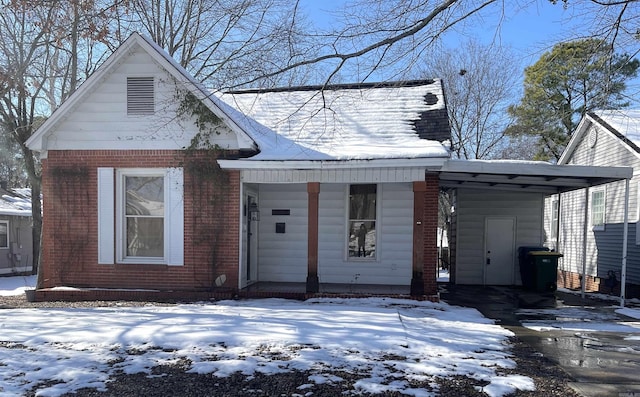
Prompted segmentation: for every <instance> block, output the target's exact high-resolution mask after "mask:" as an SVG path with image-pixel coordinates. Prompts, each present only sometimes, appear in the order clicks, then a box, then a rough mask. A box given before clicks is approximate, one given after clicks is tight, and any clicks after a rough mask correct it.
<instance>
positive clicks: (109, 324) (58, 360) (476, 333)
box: [0, 277, 534, 396]
mask: <svg viewBox="0 0 640 397" xmlns="http://www.w3.org/2000/svg"><path fill="white" fill-rule="evenodd" d="M33 282H34V280H33V279H30V278H26V279H25V278H22V277H13V278H2V279H0V291H2V292H1V293H2V294H4V295H8V294H20V293H22V289H24V285H25V284H27V285H33ZM0 335H1V337H0V366H2V371H1V372H0V395H20V394H23V393H25V392H27V391H28V390H31V389H32V388H34V386H36V385H40V386H38V389H39V392H38V394H39V395H43V396H55V395H60V394H62V393H65V392H69V391H73V390H77V389H79V388H83V387H96V388H98V389H103V388H104V387H105V384H106V382H108V379H109V376H110V375H112V374H114V373H116V372H119V371H123V372H124V373H137V372H147V373H148V372H150V369H151V368H152V367H154V366H157V365H159V364H166V363H174V362H177V361H179V360H181V361H183V362H184V361H185V360H186V362H188V363H190V371H192V372H198V373H212V374H214V375H216V376H219V377H223V376H228V375H229V374H231V373H234V372H236V371H240V372H242V373H244V374H247V375H251V374H254V373H265V374H272V373H281V372H286V371H292V370H296V369H298V370H304V371H307V370H310V371H311V372H312V373H313V374H314V375H313V376H311V377H310V378H309V379H308V384H306V385H300V390H301V392H300V395H305V394H307V393H308V392H309V391H312V390H313V384H315V383H322V382H340V381H341V379H340V378H339V377H335V376H333V375H331V372H333V371H340V370H342V371H346V372H357V373H360V374H367V376H366V377H365V378H364V379H361V380H359V381H358V383H357V384H356V389H357V390H358V391H368V392H382V391H385V390H388V391H393V390H397V391H401V392H402V393H403V394H407V395H412V396H429V395H432V394H431V392H429V391H428V390H427V389H426V388H424V389H420V388H412V386H410V383H411V382H410V381H411V380H421V381H426V384H432V380H433V379H434V377H436V376H443V377H447V376H453V375H465V376H469V377H472V378H475V379H481V380H483V381H486V382H488V385H487V386H485V387H484V388H483V390H484V391H485V392H486V393H487V394H488V395H490V396H500V395H504V394H507V393H509V392H512V391H514V390H515V389H516V388H520V389H525V390H530V389H533V387H534V386H533V381H532V380H531V379H530V378H527V377H524V376H518V375H500V374H501V371H500V369H501V368H503V367H508V368H513V367H514V366H515V362H514V361H513V360H512V359H511V357H510V353H509V344H508V338H509V336H511V335H512V333H511V332H510V331H507V330H505V329H503V328H501V327H499V326H497V325H494V324H493V322H492V321H490V320H488V319H486V318H484V317H482V315H480V314H479V313H478V312H477V311H476V310H475V309H468V308H461V307H454V306H449V305H447V304H445V303H439V304H434V303H428V302H416V301H410V300H397V299H381V298H377V299H316V300H309V301H305V302H298V301H290V300H280V299H264V300H247V301H221V302H215V303H201V304H183V305H174V306H166V305H151V304H150V305H148V306H144V307H103V308H69V309H53V308H52V309H4V310H0ZM51 380H53V381H56V382H60V383H56V384H53V383H52V382H49V383H47V384H46V385H45V384H44V382H48V381H51ZM432 385H433V384H432Z"/></svg>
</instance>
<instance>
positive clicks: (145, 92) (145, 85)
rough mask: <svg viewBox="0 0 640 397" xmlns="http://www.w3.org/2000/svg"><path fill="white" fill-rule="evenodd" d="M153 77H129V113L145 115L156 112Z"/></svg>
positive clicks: (130, 114)
mask: <svg viewBox="0 0 640 397" xmlns="http://www.w3.org/2000/svg"><path fill="white" fill-rule="evenodd" d="M154 88H155V87H154V79H153V77H127V115H129V116H145V115H151V114H154V113H155V89H154Z"/></svg>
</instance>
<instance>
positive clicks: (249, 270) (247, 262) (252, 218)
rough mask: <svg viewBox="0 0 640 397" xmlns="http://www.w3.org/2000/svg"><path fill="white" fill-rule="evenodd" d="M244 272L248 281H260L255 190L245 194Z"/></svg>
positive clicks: (244, 276)
mask: <svg viewBox="0 0 640 397" xmlns="http://www.w3.org/2000/svg"><path fill="white" fill-rule="evenodd" d="M244 201H245V202H244V205H245V210H244V211H245V213H244V225H243V226H244V227H243V232H244V236H243V238H242V240H243V243H244V247H245V249H244V252H243V258H244V274H243V275H242V276H243V278H244V279H245V281H246V283H252V282H255V281H258V280H257V278H258V219H259V215H257V214H256V212H254V211H256V210H259V209H258V197H257V194H256V193H255V192H253V191H251V192H249V193H248V194H247V195H246V196H245V200H244Z"/></svg>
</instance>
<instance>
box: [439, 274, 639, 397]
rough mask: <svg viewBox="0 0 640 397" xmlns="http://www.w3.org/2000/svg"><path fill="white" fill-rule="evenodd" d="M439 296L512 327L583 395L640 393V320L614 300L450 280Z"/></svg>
mask: <svg viewBox="0 0 640 397" xmlns="http://www.w3.org/2000/svg"><path fill="white" fill-rule="evenodd" d="M441 299H442V300H443V301H445V302H447V303H449V304H452V305H459V306H466V307H473V308H476V309H478V310H479V311H480V312H481V313H482V314H483V315H484V316H485V317H488V318H491V319H493V320H495V321H496V323H497V324H500V325H502V326H503V327H505V328H507V329H509V330H511V331H512V332H514V333H515V334H516V335H517V336H518V337H519V338H520V339H521V340H522V341H524V342H526V343H527V344H529V345H530V346H532V347H533V348H534V349H535V350H536V351H538V352H539V353H540V354H541V355H543V356H545V357H547V358H549V359H550V360H552V361H553V362H555V363H557V364H558V365H559V366H560V367H561V368H562V369H563V370H564V371H566V372H567V373H568V374H569V375H570V376H571V377H572V378H573V379H574V382H572V383H571V387H572V388H573V389H574V390H575V391H576V392H578V393H580V394H582V395H583V396H585V397H592V396H593V397H595V396H598V397H607V396H612V397H621V396H640V378H639V376H638V374H640V321H639V320H637V319H634V318H631V317H627V316H625V315H622V314H620V313H618V310H617V309H619V305H618V304H617V303H616V302H615V301H606V300H600V299H592V298H585V299H582V298H581V296H580V295H579V294H573V293H570V292H566V291H565V292H562V291H557V292H555V294H552V295H544V294H540V293H535V292H528V291H523V290H522V289H520V288H517V287H497V286H494V287H492V286H488V287H484V286H458V285H450V284H442V285H441Z"/></svg>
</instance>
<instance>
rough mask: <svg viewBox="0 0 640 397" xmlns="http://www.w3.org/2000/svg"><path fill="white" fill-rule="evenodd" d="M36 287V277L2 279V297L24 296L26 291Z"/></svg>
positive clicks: (0, 285)
mask: <svg viewBox="0 0 640 397" xmlns="http://www.w3.org/2000/svg"><path fill="white" fill-rule="evenodd" d="M35 285H36V276H17V277H0V296H16V295H23V294H24V290H26V289H33V288H35Z"/></svg>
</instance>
